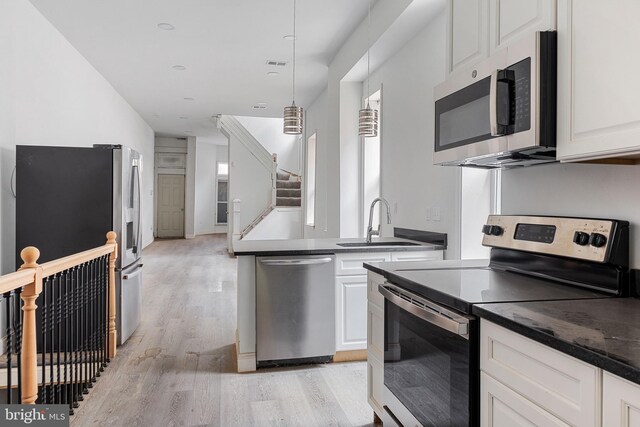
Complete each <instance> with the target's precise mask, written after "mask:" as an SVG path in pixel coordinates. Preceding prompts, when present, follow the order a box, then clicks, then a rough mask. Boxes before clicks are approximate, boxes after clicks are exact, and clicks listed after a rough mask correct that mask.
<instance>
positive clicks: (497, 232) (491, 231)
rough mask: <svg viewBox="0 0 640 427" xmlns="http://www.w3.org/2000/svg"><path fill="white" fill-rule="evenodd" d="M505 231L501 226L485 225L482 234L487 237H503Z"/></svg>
mask: <svg viewBox="0 0 640 427" xmlns="http://www.w3.org/2000/svg"><path fill="white" fill-rule="evenodd" d="M503 231H504V230H503V229H502V227H500V226H499V225H489V224H485V225H483V226H482V232H483V233H484V234H486V235H487V236H501V235H502V232H503Z"/></svg>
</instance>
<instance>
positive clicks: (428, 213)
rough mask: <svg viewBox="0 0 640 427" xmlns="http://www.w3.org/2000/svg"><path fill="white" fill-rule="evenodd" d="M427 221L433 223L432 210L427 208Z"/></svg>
mask: <svg viewBox="0 0 640 427" xmlns="http://www.w3.org/2000/svg"><path fill="white" fill-rule="evenodd" d="M427 221H431V208H427Z"/></svg>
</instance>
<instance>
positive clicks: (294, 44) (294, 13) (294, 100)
mask: <svg viewBox="0 0 640 427" xmlns="http://www.w3.org/2000/svg"><path fill="white" fill-rule="evenodd" d="M291 92H292V97H293V105H295V104H296V0H293V88H292V90H291Z"/></svg>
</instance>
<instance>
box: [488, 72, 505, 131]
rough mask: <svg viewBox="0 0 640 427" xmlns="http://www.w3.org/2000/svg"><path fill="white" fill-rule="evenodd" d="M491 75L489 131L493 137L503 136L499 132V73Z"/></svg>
mask: <svg viewBox="0 0 640 427" xmlns="http://www.w3.org/2000/svg"><path fill="white" fill-rule="evenodd" d="M499 71H500V70H494V71H493V73H491V83H490V86H489V129H490V132H491V136H500V135H502V134H501V133H499V131H498V72H499Z"/></svg>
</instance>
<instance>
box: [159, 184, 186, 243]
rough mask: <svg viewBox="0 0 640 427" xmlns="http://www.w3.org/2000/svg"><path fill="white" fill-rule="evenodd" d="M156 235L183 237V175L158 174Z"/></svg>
mask: <svg viewBox="0 0 640 427" xmlns="http://www.w3.org/2000/svg"><path fill="white" fill-rule="evenodd" d="M158 237H184V175H166V174H161V175H158Z"/></svg>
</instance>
